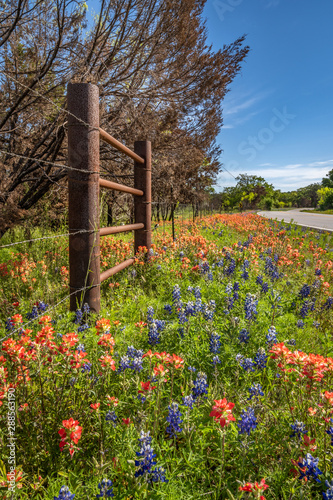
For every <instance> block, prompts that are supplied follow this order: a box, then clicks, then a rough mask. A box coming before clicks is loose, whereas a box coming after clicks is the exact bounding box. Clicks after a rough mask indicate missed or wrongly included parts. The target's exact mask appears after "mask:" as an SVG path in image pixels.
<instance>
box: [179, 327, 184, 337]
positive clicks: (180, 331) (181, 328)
mask: <svg viewBox="0 0 333 500" xmlns="http://www.w3.org/2000/svg"><path fill="white" fill-rule="evenodd" d="M178 335H179V336H180V338H182V339H183V338H184V328H183V327H182V326H180V327H179V328H178Z"/></svg>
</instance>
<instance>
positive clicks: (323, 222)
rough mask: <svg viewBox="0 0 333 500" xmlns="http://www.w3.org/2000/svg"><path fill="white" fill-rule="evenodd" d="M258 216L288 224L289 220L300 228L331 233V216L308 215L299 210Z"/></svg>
mask: <svg viewBox="0 0 333 500" xmlns="http://www.w3.org/2000/svg"><path fill="white" fill-rule="evenodd" d="M258 215H262V216H263V217H268V218H269V219H277V220H282V219H283V220H284V221H285V222H290V221H291V219H293V221H294V223H295V224H299V225H300V226H307V227H313V228H316V229H323V230H325V231H333V215H327V214H308V213H306V212H301V211H300V209H294V210H288V211H285V212H284V211H283V212H279V211H273V210H272V211H270V212H258Z"/></svg>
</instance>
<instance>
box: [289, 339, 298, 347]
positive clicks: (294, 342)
mask: <svg viewBox="0 0 333 500" xmlns="http://www.w3.org/2000/svg"><path fill="white" fill-rule="evenodd" d="M287 344H288V345H292V346H295V345H296V340H295V339H290V340H287Z"/></svg>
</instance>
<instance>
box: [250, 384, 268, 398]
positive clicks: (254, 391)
mask: <svg viewBox="0 0 333 500" xmlns="http://www.w3.org/2000/svg"><path fill="white" fill-rule="evenodd" d="M249 393H250V397H249V398H248V399H252V398H253V397H255V398H256V399H258V398H259V396H264V393H263V391H262V387H261V385H260V384H253V385H252V386H251V387H249Z"/></svg>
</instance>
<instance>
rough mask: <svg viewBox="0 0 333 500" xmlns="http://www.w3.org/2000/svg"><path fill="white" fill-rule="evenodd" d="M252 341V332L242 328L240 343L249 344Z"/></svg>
mask: <svg viewBox="0 0 333 500" xmlns="http://www.w3.org/2000/svg"><path fill="white" fill-rule="evenodd" d="M249 339H250V332H249V331H248V330H247V329H246V328H242V329H241V331H240V332H239V335H238V340H239V342H243V343H244V344H247V343H248V341H249Z"/></svg>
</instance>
